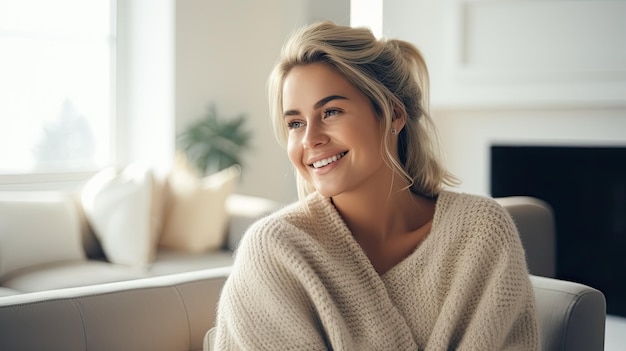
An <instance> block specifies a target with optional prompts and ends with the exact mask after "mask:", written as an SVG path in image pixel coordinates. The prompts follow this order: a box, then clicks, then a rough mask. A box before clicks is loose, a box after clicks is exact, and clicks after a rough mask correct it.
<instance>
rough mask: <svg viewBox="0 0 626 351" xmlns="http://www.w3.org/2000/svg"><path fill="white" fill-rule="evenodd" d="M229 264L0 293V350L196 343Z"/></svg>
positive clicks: (208, 323) (195, 346) (194, 346)
mask: <svg viewBox="0 0 626 351" xmlns="http://www.w3.org/2000/svg"><path fill="white" fill-rule="evenodd" d="M230 270H231V268H230V267H224V268H214V269H207V270H202V271H194V272H188V273H180V274H175V275H167V276H160V277H153V278H145V279H136V280H131V281H124V282H116V283H107V284H100V285H91V286H84V287H78V288H68V289H59V290H50V291H43V292H36V293H28V294H20V295H14V296H7V297H2V298H0V350H67V351H73V350H156V351H158V350H163V351H169V350H201V349H202V342H203V338H204V335H205V334H206V331H207V330H209V329H210V328H211V327H213V324H214V320H215V309H216V306H217V301H218V298H219V293H220V291H221V289H222V286H223V284H224V282H225V280H226V278H227V276H228V274H229V273H230Z"/></svg>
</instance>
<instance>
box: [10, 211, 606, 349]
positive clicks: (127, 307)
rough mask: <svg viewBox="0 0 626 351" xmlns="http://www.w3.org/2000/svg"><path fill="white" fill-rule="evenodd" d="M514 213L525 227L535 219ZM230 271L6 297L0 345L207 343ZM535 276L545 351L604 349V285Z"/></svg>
mask: <svg viewBox="0 0 626 351" xmlns="http://www.w3.org/2000/svg"><path fill="white" fill-rule="evenodd" d="M520 218H523V219H520ZM514 219H515V220H516V223H517V224H518V226H519V227H520V228H528V226H525V225H524V223H526V222H524V223H522V221H531V222H533V221H534V219H533V218H532V216H522V217H515V216H514ZM520 234H521V236H522V237H523V238H524V237H525V236H527V235H529V233H527V232H521V233H520ZM530 234H532V233H530ZM228 273H229V268H228V267H225V268H214V269H207V270H201V271H195V272H188V273H179V274H174V275H163V276H158V277H151V278H143V279H138V280H131V281H123V282H115V283H107V284H100V285H92V286H83V287H77V288H67V289H60V290H53V291H42V292H35V293H28V294H20V295H15V296H8V297H3V298H0V350H65V351H73V350H153V351H158V350H164V351H165V350H167V351H170V350H177V351H179V350H201V349H202V343H203V338H204V337H205V335H206V332H207V331H208V330H209V329H210V328H211V327H212V326H213V323H214V318H215V308H216V303H217V300H218V298H219V292H220V290H221V288H222V286H223V284H224V281H225V279H226V278H227V276H228ZM531 281H532V284H533V287H534V292H535V296H536V300H537V304H538V311H539V324H540V333H541V339H542V345H543V350H568V351H578V350H580V351H583V350H585V351H595V350H597V351H601V350H603V348H604V323H605V311H606V306H605V300H604V295H603V294H602V293H601V292H600V291H598V290H596V289H593V288H591V287H589V286H585V285H583V284H578V283H574V282H567V281H562V280H557V279H554V278H548V277H540V276H531Z"/></svg>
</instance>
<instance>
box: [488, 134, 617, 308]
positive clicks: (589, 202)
mask: <svg viewBox="0 0 626 351" xmlns="http://www.w3.org/2000/svg"><path fill="white" fill-rule="evenodd" d="M490 156H491V161H490V163H491V164H490V166H491V170H490V178H491V179H490V187H491V189H490V191H491V195H492V196H494V197H501V196H515V195H524V196H533V197H537V198H540V199H542V200H544V201H546V202H547V203H549V204H550V205H551V206H552V207H553V209H554V215H555V226H556V259H557V263H556V272H557V273H556V275H557V278H560V279H566V280H571V281H576V282H580V283H583V284H587V285H590V286H592V287H594V288H596V289H599V290H600V291H602V292H603V293H604V294H605V296H606V299H607V312H608V313H610V314H615V315H621V316H626V147H587V146H571V147H569V146H519V145H494V146H492V147H491V155H490Z"/></svg>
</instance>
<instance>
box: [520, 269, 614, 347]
mask: <svg viewBox="0 0 626 351" xmlns="http://www.w3.org/2000/svg"><path fill="white" fill-rule="evenodd" d="M530 280H531V283H532V285H533V290H534V293H535V300H536V302H537V311H538V323H539V329H540V336H541V341H542V348H541V349H542V350H555V351H557V350H568V351H577V350H580V351H583V350H584V351H602V350H604V328H605V322H606V301H605V298H604V294H602V292H600V291H599V290H596V289H594V288H592V287H589V286H587V285H583V284H579V283H574V282H570V281H565V280H559V279H553V278H546V277H538V276H533V275H531V276H530Z"/></svg>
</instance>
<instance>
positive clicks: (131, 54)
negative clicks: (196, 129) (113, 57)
mask: <svg viewBox="0 0 626 351" xmlns="http://www.w3.org/2000/svg"><path fill="white" fill-rule="evenodd" d="M173 6H174V3H173V0H124V1H118V2H117V31H118V36H117V37H118V41H117V62H116V68H117V77H118V78H117V79H118V81H117V91H116V102H117V106H116V109H117V125H116V126H115V127H116V128H115V130H116V133H117V136H116V137H117V140H116V141H117V145H116V158H117V159H116V161H117V162H116V163H117V165H118V166H123V165H126V164H129V163H133V162H140V163H143V164H146V165H149V166H152V167H154V168H156V169H158V170H160V171H162V172H166V171H167V169H169V167H170V166H171V164H172V160H173V158H174V144H173V140H174V120H173V118H172V117H173V115H174V31H173V30H174V17H173Z"/></svg>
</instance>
